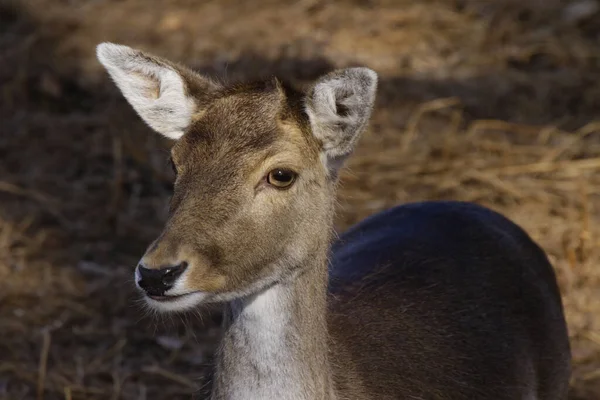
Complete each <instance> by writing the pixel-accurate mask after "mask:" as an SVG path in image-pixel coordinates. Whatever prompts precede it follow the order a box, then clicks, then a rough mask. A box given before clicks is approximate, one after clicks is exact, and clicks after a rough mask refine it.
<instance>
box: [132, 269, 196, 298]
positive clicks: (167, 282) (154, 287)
mask: <svg viewBox="0 0 600 400" xmlns="http://www.w3.org/2000/svg"><path fill="white" fill-rule="evenodd" d="M187 266H188V264H187V263H186V262H182V263H181V264H179V265H174V266H170V267H165V268H160V269H151V268H146V267H145V266H144V264H142V263H139V264H138V266H137V271H136V282H137V285H138V286H139V287H140V288H141V289H142V290H144V291H145V292H146V293H147V294H148V295H150V296H162V295H164V293H165V292H166V291H167V290H169V289H171V288H172V287H173V285H174V284H175V281H176V280H177V278H179V277H180V276H181V274H182V273H183V272H184V271H185V269H186V268H187Z"/></svg>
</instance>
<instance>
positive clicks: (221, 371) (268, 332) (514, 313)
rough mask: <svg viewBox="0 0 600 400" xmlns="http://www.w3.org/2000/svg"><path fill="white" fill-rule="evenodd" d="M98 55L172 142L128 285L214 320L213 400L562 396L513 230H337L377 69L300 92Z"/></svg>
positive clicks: (409, 219)
mask: <svg viewBox="0 0 600 400" xmlns="http://www.w3.org/2000/svg"><path fill="white" fill-rule="evenodd" d="M97 58H98V60H99V61H100V63H101V64H102V65H103V66H104V68H105V69H106V71H107V72H108V75H109V76H110V77H112V80H113V81H114V83H115V84H116V86H117V87H118V88H119V89H120V91H121V92H122V95H123V96H124V98H125V99H126V101H127V102H128V103H129V104H130V105H131V106H132V107H133V109H134V110H135V111H136V112H137V114H138V115H139V117H140V118H141V119H142V120H143V121H144V122H145V123H146V124H147V125H148V126H149V127H150V128H152V129H153V130H154V131H156V132H157V133H159V134H161V135H163V136H165V137H167V138H169V139H171V141H172V147H171V150H170V156H169V158H168V160H169V162H170V163H171V164H172V167H173V168H174V171H175V180H174V184H173V192H172V197H171V199H170V203H169V213H168V218H167V221H166V223H165V225H164V228H163V229H162V232H161V233H160V235H159V236H158V237H157V238H156V240H154V242H152V243H151V244H150V245H149V246H148V248H147V250H146V252H145V254H144V255H143V256H142V258H141V259H140V261H139V264H138V265H137V266H136V267H135V272H134V275H135V282H136V286H137V288H138V289H139V292H140V295H141V296H142V297H143V298H144V299H145V304H146V305H147V306H148V307H150V308H151V309H153V310H156V311H157V312H164V313H178V312H183V311H185V310H190V309H197V308H198V307H202V306H203V305H207V304H212V305H214V304H218V305H221V306H222V307H223V326H222V338H221V343H220V345H219V347H218V349H217V350H216V354H215V359H214V366H212V373H211V375H210V376H211V384H210V389H209V391H210V398H211V399H213V400H258V399H279V400H288V399H289V400H292V399H293V400H302V399H306V400H308V399H311V400H315V399H319V400H334V399H336V400H367V399H377V400H387V399H440V400H442V399H452V400H462V399H465V400H466V399H469V400H473V399H486V400H488V399H495V400H504V399H505V400H509V399H510V400H516V399H520V400H542V399H543V400H559V399H566V398H567V397H566V396H567V393H568V388H569V377H570V373H571V364H570V363H571V361H570V360H571V355H570V351H571V350H570V344H569V338H568V330H567V325H566V321H565V316H564V310H563V304H562V299H561V294H560V290H559V286H558V283H557V278H556V275H555V272H554V270H553V267H552V265H551V263H550V262H549V259H548V257H547V255H546V253H545V252H544V250H542V248H541V246H539V245H538V244H537V243H536V242H535V241H534V240H533V239H532V238H531V237H530V236H529V235H528V233H526V232H525V230H524V229H523V228H521V227H520V226H519V225H517V224H516V223H515V222H512V221H511V220H510V219H508V217H505V216H504V215H502V214H501V213H500V212H497V211H494V210H492V209H491V208H488V207H486V206H483V205H479V204H476V203H474V202H463V201H458V200H435V201H433V200H432V201H422V202H414V203H406V204H401V205H396V206H394V207H391V208H389V209H386V210H384V211H381V212H379V213H376V214H373V215H371V216H369V217H367V218H366V219H364V220H362V221H361V222H358V223H357V224H355V225H354V226H352V227H350V228H349V229H347V230H346V231H345V232H343V233H341V234H339V235H338V234H337V233H336V232H335V229H334V215H335V208H336V207H335V206H336V193H337V192H336V189H337V188H338V186H339V181H340V171H341V169H342V168H343V167H344V165H345V161H346V160H347V158H348V157H349V156H350V154H351V153H352V152H353V150H354V148H355V147H356V144H357V142H358V139H359V137H360V136H361V134H362V132H363V131H365V130H366V129H367V126H368V124H369V120H370V118H371V114H372V111H373V108H374V104H375V98H376V92H377V87H378V74H377V73H376V72H375V71H373V70H372V69H370V68H367V67H348V68H339V69H333V70H332V71H331V72H329V73H327V74H325V75H324V76H321V77H319V78H318V79H315V80H314V81H313V82H312V83H310V84H307V85H305V87H302V88H301V87H298V86H299V85H293V84H291V83H288V82H286V81H284V80H282V79H278V78H277V77H269V78H268V79H263V80H257V81H252V82H241V83H240V82H238V83H233V84H232V83H223V82H219V81H218V80H215V79H213V78H210V77H207V76H204V75H202V74H200V73H199V72H196V71H194V70H192V69H191V68H189V67H186V66H184V65H182V64H180V63H176V62H172V61H168V60H166V59H163V58H162V57H158V56H156V55H153V54H150V53H147V52H145V51H142V50H139V49H134V48H131V47H128V46H125V45H121V44H114V43H110V42H105V43H101V44H99V45H98V46H97ZM169 143H170V142H169Z"/></svg>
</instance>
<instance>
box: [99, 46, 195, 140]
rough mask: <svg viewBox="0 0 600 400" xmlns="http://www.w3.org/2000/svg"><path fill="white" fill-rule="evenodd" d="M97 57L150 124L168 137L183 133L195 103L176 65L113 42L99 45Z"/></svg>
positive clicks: (188, 123)
mask: <svg viewBox="0 0 600 400" xmlns="http://www.w3.org/2000/svg"><path fill="white" fill-rule="evenodd" d="M97 57H98V60H99V61H100V62H101V63H102V65H104V67H105V68H106V70H107V71H108V73H109V74H110V76H111V77H112V78H113V80H114V81H115V83H116V85H117V86H118V87H119V89H121V92H123V96H125V98H126V99H127V101H128V102H129V103H130V104H131V106H132V107H133V108H134V109H135V111H137V113H138V114H139V115H140V117H141V118H142V119H143V120H144V121H145V122H146V123H147V124H148V125H149V126H150V127H151V128H153V129H154V130H156V131H157V132H158V133H161V134H163V135H164V136H166V137H168V138H171V139H179V138H180V137H181V136H182V135H183V133H184V132H185V130H186V128H187V127H188V126H189V125H190V122H191V120H192V115H193V113H194V112H195V108H196V106H195V102H194V100H193V98H191V97H190V96H188V95H187V92H186V88H185V83H184V81H183V78H182V77H181V75H180V74H179V73H178V72H177V71H176V70H175V69H173V68H172V67H171V66H168V65H166V64H162V63H160V62H159V61H155V60H154V59H152V58H150V57H148V56H145V55H144V54H142V53H141V52H139V51H138V50H134V49H132V48H130V47H127V46H122V45H117V44H113V43H102V44H100V45H98V47H97Z"/></svg>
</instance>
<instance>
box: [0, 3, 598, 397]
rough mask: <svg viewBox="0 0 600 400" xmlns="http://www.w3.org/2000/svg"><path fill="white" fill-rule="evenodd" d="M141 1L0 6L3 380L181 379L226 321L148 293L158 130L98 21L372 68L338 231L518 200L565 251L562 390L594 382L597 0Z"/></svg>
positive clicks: (586, 388)
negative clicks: (566, 331)
mask: <svg viewBox="0 0 600 400" xmlns="http://www.w3.org/2000/svg"><path fill="white" fill-rule="evenodd" d="M0 1H1V0H0ZM151 3H152V4H151V6H149V5H148V4H149V2H147V1H142V0H126V1H116V0H114V1H109V0H96V1H85V2H77V3H72V2H66V1H64V2H61V1H56V0H53V1H51V0H29V1H24V0H23V1H22V2H12V3H6V2H1V3H0V119H1V120H2V124H1V128H0V160H1V161H0V338H2V339H1V340H0V398H6V399H10V400H13V399H15V400H16V399H34V398H37V399H42V398H43V399H48V400H50V399H67V400H70V399H145V398H152V399H162V398H164V399H179V398H182V399H183V398H189V397H190V393H192V392H194V391H195V390H197V389H198V388H199V387H200V386H201V384H202V383H201V382H202V380H201V377H202V375H203V373H204V368H205V366H206V365H207V364H208V363H209V362H210V357H211V353H212V349H213V348H214V345H215V343H216V340H217V338H218V329H217V328H216V322H215V320H218V315H215V316H213V317H210V316H208V315H207V314H203V315H202V317H203V319H204V321H202V320H201V319H200V318H198V317H197V316H195V315H189V316H182V320H181V321H180V320H166V321H157V320H155V319H153V318H147V317H145V316H143V315H141V314H140V312H141V311H140V308H139V307H137V305H136V298H135V296H134V294H133V290H132V284H131V269H132V265H134V264H135V262H136V261H137V258H138V257H139V256H140V255H141V253H142V251H143V250H144V248H145V246H146V245H147V244H148V243H149V242H150V240H152V239H153V237H154V235H155V234H156V233H157V232H158V230H159V229H160V227H161V224H162V223H163V222H164V219H165V216H166V205H167V202H168V197H169V190H170V179H171V176H170V175H169V169H168V167H167V164H166V154H167V149H168V147H167V144H166V143H164V142H162V141H161V140H160V139H159V138H158V137H157V136H158V135H154V134H151V133H150V131H149V129H148V128H146V127H145V126H144V125H143V124H142V123H141V122H140V121H139V119H138V118H137V117H136V116H135V115H134V113H133V112H132V111H131V110H130V109H129V107H128V106H127V104H126V103H125V102H124V100H123V99H122V98H121V97H120V95H119V94H118V93H117V91H116V90H115V88H114V87H113V85H112V84H110V83H109V81H108V79H107V77H106V75H105V74H104V72H103V71H102V70H101V69H100V66H99V64H98V63H97V62H96V60H95V58H94V56H93V52H94V46H95V45H96V44H97V43H98V42H100V41H103V40H111V41H116V42H123V43H127V44H129V45H133V46H139V47H142V48H145V49H147V50H151V51H154V52H156V53H158V54H161V55H163V56H167V57H170V58H172V59H176V60H180V61H182V62H186V63H188V64H191V65H193V66H195V67H196V68H198V69H200V70H202V71H205V72H210V73H215V74H217V75H219V76H221V77H226V78H229V79H231V80H235V79H245V78H255V77H258V76H264V75H269V74H277V75H280V76H282V77H284V78H288V79H291V80H294V81H296V82H298V83H302V82H304V81H306V80H309V79H312V78H314V77H316V76H317V75H319V74H321V73H323V72H325V71H327V70H329V69H330V68H333V67H339V66H346V65H356V64H364V65H368V66H371V67H373V68H375V69H377V70H378V71H379V72H380V73H381V77H382V79H381V85H380V94H379V98H378V105H377V111H376V113H375V116H374V119H373V123H372V125H371V129H370V131H369V132H368V133H367V134H366V135H365V137H364V138H363V139H362V141H361V143H360V146H359V148H358V150H357V152H356V154H355V156H354V157H353V158H352V159H351V161H350V164H349V169H348V170H347V171H346V172H345V173H344V175H343V177H342V178H343V185H342V188H341V191H340V210H339V216H338V219H337V224H338V228H339V229H340V230H343V229H345V228H347V227H348V226H349V225H350V224H352V223H354V222H357V221H358V220H360V219H361V218H364V217H365V216H367V215H369V214H372V213H374V212H377V211H379V210H382V209H384V208H387V207H390V206H392V205H394V204H398V203H402V202H407V201H415V200H422V199H460V200H468V201H475V202H478V203H481V204H485V205H488V206H490V207H492V208H494V209H497V210H499V211H502V212H504V213H506V214H507V215H508V216H510V217H511V218H513V219H514V220H516V221H517V222H518V223H520V224H521V225H523V226H524V227H525V228H526V229H527V230H528V232H530V233H531V234H532V235H533V237H534V238H535V239H536V240H537V241H538V242H539V243H540V244H541V245H542V246H543V247H544V248H545V249H546V251H547V252H548V254H549V255H550V258H551V261H552V262H553V264H554V266H555V268H556V271H557V274H558V278H559V283H560V287H561V290H562V293H563V296H564V303H565V307H566V312H567V319H568V322H569V328H570V335H571V338H572V346H573V357H574V363H575V370H574V374H573V382H572V387H573V390H572V395H571V399H587V400H591V399H596V398H598V397H599V396H600V317H599V315H600V296H599V295H598V293H599V289H600V269H599V264H600V228H599V226H600V201H599V200H600V173H599V172H600V121H599V120H597V115H596V112H597V110H598V103H599V101H600V67H599V65H600V63H599V59H600V45H599V43H600V42H599V40H600V29H599V27H600V14H599V13H598V9H597V7H598V2H597V1H595V0H591V1H587V0H583V1H561V0H552V1H550V0H545V1H541V0H537V1H536V0H529V1H516V0H498V1H494V2H481V1H476V0H472V1H471V0H464V1H458V0H456V1H451V0H438V1H435V0H421V1H391V0H388V1H386V0H380V1H374V0H372V1H371V0H366V1H365V0H362V1H359V0H356V1H351V0H344V1H338V2H335V3H334V2H324V1H316V0H314V1H312V0H305V1H299V2H294V3H293V4H291V3H290V2H284V1H283V0H270V1H263V2H262V3H263V5H264V7H257V6H256V4H255V3H254V2H250V1H242V2H234V1H233V0H231V1H229V0H226V1H219V2H217V1H200V2H192V1H191V0H169V1H166V2H151ZM594 7H596V8H594Z"/></svg>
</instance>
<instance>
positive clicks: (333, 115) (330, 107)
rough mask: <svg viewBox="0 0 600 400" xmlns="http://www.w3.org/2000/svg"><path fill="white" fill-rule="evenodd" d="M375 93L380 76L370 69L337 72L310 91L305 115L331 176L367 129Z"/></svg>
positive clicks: (322, 79) (318, 82)
mask: <svg viewBox="0 0 600 400" xmlns="http://www.w3.org/2000/svg"><path fill="white" fill-rule="evenodd" d="M376 91H377V74H376V73H375V71H373V70H371V69H369V68H348V69H342V70H337V71H334V72H332V73H330V74H328V75H325V76H324V77H322V78H321V79H319V80H318V81H317V82H316V84H315V85H314V86H313V88H312V89H311V90H310V91H309V93H308V96H307V98H306V111H307V113H308V116H309V118H310V123H311V128H312V132H313V134H314V135H315V137H316V138H317V139H319V140H320V141H321V143H322V154H323V156H324V160H325V162H326V164H327V165H326V166H327V169H328V171H329V172H330V174H331V175H332V176H336V175H337V172H338V169H339V168H340V167H341V166H342V164H343V162H344V160H345V159H346V157H347V156H348V155H350V153H351V152H352V150H353V149H354V146H355V144H356V142H357V140H358V138H359V137H360V134H361V133H362V131H363V130H364V129H365V127H366V126H367V123H368V122H369V118H370V117H371V110H372V109H373V104H374V102H375V93H376Z"/></svg>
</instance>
